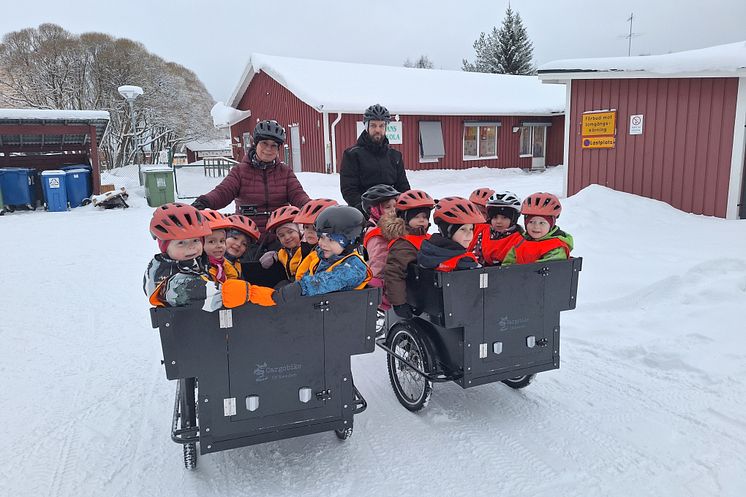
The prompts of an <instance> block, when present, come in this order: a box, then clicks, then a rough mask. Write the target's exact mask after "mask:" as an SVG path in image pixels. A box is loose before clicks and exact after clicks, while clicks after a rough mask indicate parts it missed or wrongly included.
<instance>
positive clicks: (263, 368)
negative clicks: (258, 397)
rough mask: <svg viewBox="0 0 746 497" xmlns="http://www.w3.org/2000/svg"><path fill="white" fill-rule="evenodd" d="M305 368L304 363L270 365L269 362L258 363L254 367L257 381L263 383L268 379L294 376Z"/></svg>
mask: <svg viewBox="0 0 746 497" xmlns="http://www.w3.org/2000/svg"><path fill="white" fill-rule="evenodd" d="M302 368H303V365H302V364H295V363H293V364H283V365H282V366H277V367H273V366H268V365H267V363H266V362H265V363H262V364H257V365H256V369H254V376H256V382H257V383H261V382H263V381H267V380H283V379H285V378H294V377H296V376H298V372H299V371H300V370H301V369H302Z"/></svg>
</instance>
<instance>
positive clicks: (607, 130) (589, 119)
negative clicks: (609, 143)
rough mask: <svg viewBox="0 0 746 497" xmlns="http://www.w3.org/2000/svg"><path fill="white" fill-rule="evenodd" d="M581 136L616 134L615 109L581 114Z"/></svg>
mask: <svg viewBox="0 0 746 497" xmlns="http://www.w3.org/2000/svg"><path fill="white" fill-rule="evenodd" d="M581 134H582V135H583V137H586V136H613V135H615V134H616V111H614V110H612V111H603V112H585V113H584V114H583V131H582V133H581Z"/></svg>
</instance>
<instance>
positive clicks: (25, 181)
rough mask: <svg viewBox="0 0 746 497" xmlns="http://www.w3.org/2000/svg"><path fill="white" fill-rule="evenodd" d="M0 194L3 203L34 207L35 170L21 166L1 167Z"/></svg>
mask: <svg viewBox="0 0 746 497" xmlns="http://www.w3.org/2000/svg"><path fill="white" fill-rule="evenodd" d="M3 172H4V173H3V175H2V176H0V181H2V188H1V189H2V195H3V201H4V202H5V205H7V206H11V207H15V206H26V207H28V208H29V209H34V208H35V207H36V194H35V190H34V185H35V184H36V174H35V173H36V171H35V170H33V169H27V168H23V167H8V168H5V169H3Z"/></svg>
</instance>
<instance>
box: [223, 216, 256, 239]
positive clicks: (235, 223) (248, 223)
mask: <svg viewBox="0 0 746 497" xmlns="http://www.w3.org/2000/svg"><path fill="white" fill-rule="evenodd" d="M227 219H228V221H230V222H231V229H234V230H238V231H240V232H241V233H245V234H246V235H247V236H249V237H251V238H253V239H254V240H259V229H258V228H257V227H256V224H255V223H254V221H252V220H251V218H249V217H246V216H243V215H241V214H231V215H230V216H228V217H227Z"/></svg>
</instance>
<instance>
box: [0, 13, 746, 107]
mask: <svg viewBox="0 0 746 497" xmlns="http://www.w3.org/2000/svg"><path fill="white" fill-rule="evenodd" d="M612 3H613V5H612ZM117 4H119V5H117ZM1 5H2V15H1V16H0V33H3V34H5V33H7V32H10V31H15V30H19V29H23V28H26V27H35V26H38V25H39V24H41V23H44V22H53V23H56V24H59V25H61V26H62V27H64V28H65V29H67V30H69V31H72V32H74V33H84V32H89V31H99V32H105V33H109V34H112V35H114V36H118V37H126V38H131V39H133V40H136V41H139V42H141V43H143V44H144V45H145V46H146V47H147V48H148V50H150V51H151V52H154V53H156V54H158V55H160V56H161V57H163V58H164V59H166V60H169V61H174V62H178V63H180V64H183V65H184V66H186V67H188V68H190V69H192V70H193V71H194V72H196V73H197V75H198V76H199V77H200V79H201V80H202V81H203V82H204V83H205V85H206V86H207V89H208V90H209V91H210V93H211V94H212V95H213V97H214V98H215V99H216V100H222V101H226V100H227V99H228V97H229V96H230V94H231V92H232V91H233V89H234V88H235V86H236V84H237V83H238V78H239V77H240V76H241V73H242V71H243V69H244V67H245V64H246V62H247V61H248V58H249V55H250V54H251V53H252V52H260V53H266V54H271V55H284V56H295V57H305V58H317V59H326V60H339V61H347V62H366V63H373V64H385V65H401V64H402V63H403V61H404V60H405V59H406V58H408V57H409V58H412V59H414V58H416V57H418V56H419V55H420V54H426V55H428V56H429V57H430V59H431V60H432V61H433V62H434V64H435V67H436V68H442V69H460V67H461V60H462V59H463V58H468V59H470V60H473V57H474V53H473V48H472V43H473V42H474V40H475V39H476V38H477V37H478V36H479V33H480V32H481V31H488V30H490V29H491V28H492V26H495V25H499V24H500V22H501V21H502V18H503V16H504V12H505V8H506V7H507V5H508V2H507V0H491V1H483V0H466V1H457V0H452V1H444V0H377V1H375V2H373V1H368V2H364V1H354V0H344V1H342V0H335V1H328V0H316V1H313V0H284V1H257V0H243V1H239V0H210V1H204V0H178V1H176V0H126V1H120V2H106V1H104V2H102V1H100V0H95V1H93V0H34V1H33V2H29V3H26V2H20V1H16V0H1ZM511 5H512V7H513V9H514V10H517V11H518V12H519V13H520V14H521V16H522V18H523V21H524V24H525V26H526V28H527V29H528V33H529V36H530V37H531V39H532V41H533V43H534V58H535V62H536V63H537V64H539V65H540V64H542V63H544V62H548V61H551V60H555V59H565V58H576V57H606V56H623V55H627V40H626V39H625V38H624V36H625V35H626V34H627V33H628V31H629V24H628V22H627V18H628V17H629V14H630V13H631V12H634V14H635V21H634V25H633V31H634V32H635V33H637V34H638V36H636V37H634V39H633V41H632V54H633V55H637V54H661V53H667V52H671V51H680V50H689V49H694V48H702V47H707V46H712V45H719V44H723V43H731V42H735V41H744V40H746V0H706V1H705V0H627V1H626V2H599V1H598V0H594V1H589V0H512V2H511ZM129 83H131V84H137V82H136V81H132V82H129Z"/></svg>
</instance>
